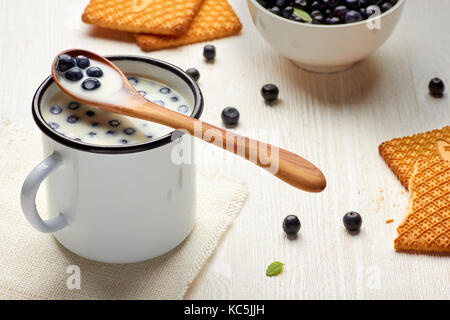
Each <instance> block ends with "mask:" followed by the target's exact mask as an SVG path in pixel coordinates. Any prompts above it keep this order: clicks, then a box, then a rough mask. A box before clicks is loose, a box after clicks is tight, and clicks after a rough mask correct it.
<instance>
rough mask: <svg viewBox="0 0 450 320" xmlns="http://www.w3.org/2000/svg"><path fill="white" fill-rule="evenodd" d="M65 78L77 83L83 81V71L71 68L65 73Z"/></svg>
mask: <svg viewBox="0 0 450 320" xmlns="http://www.w3.org/2000/svg"><path fill="white" fill-rule="evenodd" d="M65 77H66V79H67V80H70V81H79V80H81V79H83V71H81V69H80V68H77V67H75V68H72V69H70V70H69V71H67V72H66V74H65Z"/></svg>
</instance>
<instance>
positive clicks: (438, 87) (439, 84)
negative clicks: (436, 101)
mask: <svg viewBox="0 0 450 320" xmlns="http://www.w3.org/2000/svg"><path fill="white" fill-rule="evenodd" d="M428 89H429V90H430V94H431V95H432V96H434V97H438V98H439V97H442V96H443V95H444V91H445V84H444V81H442V80H441V79H439V78H433V79H431V81H430V83H429V85H428Z"/></svg>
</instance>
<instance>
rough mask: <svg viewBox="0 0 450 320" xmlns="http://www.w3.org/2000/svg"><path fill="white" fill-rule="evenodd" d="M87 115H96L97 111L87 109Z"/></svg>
mask: <svg viewBox="0 0 450 320" xmlns="http://www.w3.org/2000/svg"><path fill="white" fill-rule="evenodd" d="M86 115H87V116H88V117H93V116H95V112H94V111H92V110H88V111H86Z"/></svg>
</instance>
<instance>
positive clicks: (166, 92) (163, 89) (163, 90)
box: [159, 87, 172, 94]
mask: <svg viewBox="0 0 450 320" xmlns="http://www.w3.org/2000/svg"><path fill="white" fill-rule="evenodd" d="M171 91H172V90H170V88H167V87H163V88H161V89H159V92H161V93H162V94H169V93H170V92H171Z"/></svg>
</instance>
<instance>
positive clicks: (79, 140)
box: [73, 138, 82, 142]
mask: <svg viewBox="0 0 450 320" xmlns="http://www.w3.org/2000/svg"><path fill="white" fill-rule="evenodd" d="M73 140H75V141H78V142H81V141H82V140H81V139H80V138H75V139H73Z"/></svg>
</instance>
